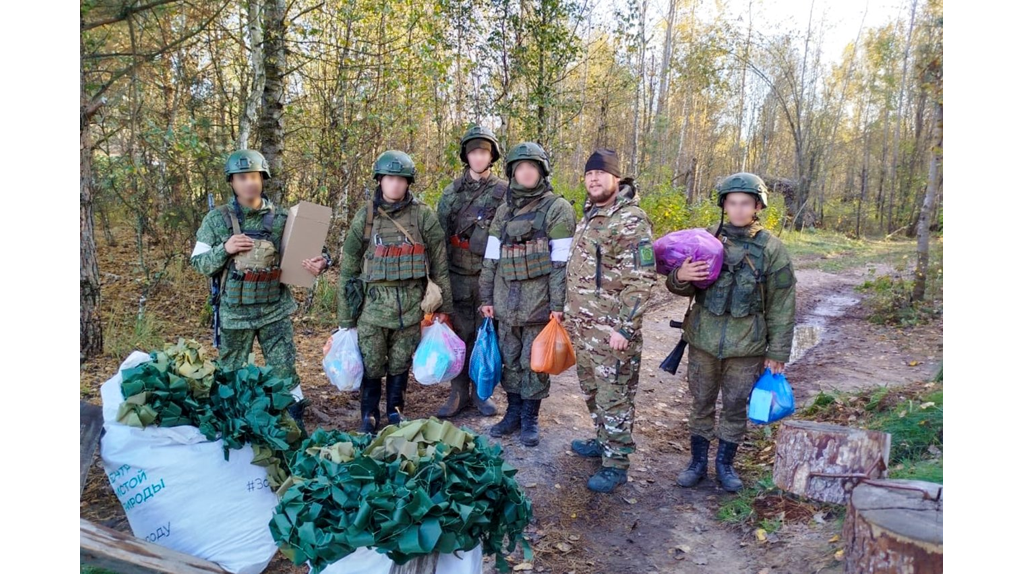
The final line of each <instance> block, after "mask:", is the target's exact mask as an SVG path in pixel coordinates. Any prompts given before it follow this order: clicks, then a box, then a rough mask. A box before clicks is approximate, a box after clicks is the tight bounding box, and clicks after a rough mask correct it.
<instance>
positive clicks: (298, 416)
mask: <svg viewBox="0 0 1024 574" xmlns="http://www.w3.org/2000/svg"><path fill="white" fill-rule="evenodd" d="M307 404H309V401H308V400H307V399H302V400H300V401H299V402H297V403H295V404H294V405H292V406H290V407H288V414H290V415H291V416H292V418H293V419H295V424H297V425H299V430H300V431H302V436H308V435H307V433H306V424H305V423H304V422H303V420H302V416H303V415H305V414H306V405H307Z"/></svg>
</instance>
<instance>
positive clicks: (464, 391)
mask: <svg viewBox="0 0 1024 574" xmlns="http://www.w3.org/2000/svg"><path fill="white" fill-rule="evenodd" d="M500 157H501V147H500V146H499V145H498V139H497V138H496V137H495V136H494V132H492V131H491V130H489V129H487V128H485V127H482V126H473V127H472V128H470V129H469V131H467V132H466V135H464V136H463V137H462V142H461V143H460V146H459V158H460V159H462V163H463V164H464V165H465V166H466V169H465V171H464V172H463V174H462V177H460V178H459V179H456V180H455V181H453V182H452V183H451V184H449V185H448V187H446V188H444V192H442V194H441V201H440V203H438V205H437V218H438V219H439V220H440V221H441V225H442V226H444V229H445V236H446V237H448V271H449V274H450V278H451V282H452V298H453V300H454V303H455V314H454V315H453V316H452V319H453V324H454V327H455V332H456V333H458V335H459V338H461V339H462V340H463V341H465V342H466V357H469V356H471V355H472V354H473V341H474V340H475V339H476V331H477V329H479V328H480V324H481V323H482V322H483V317H482V316H481V315H480V290H479V283H480V270H481V268H482V267H483V261H484V252H485V251H486V249H487V237H488V231H489V229H490V226H491V220H492V219H493V218H494V213H495V211H497V209H498V206H499V205H501V203H502V201H503V200H504V199H505V195H506V193H508V185H507V184H506V183H505V182H504V181H502V180H501V179H499V178H497V177H495V176H494V175H493V174H491V166H492V165H493V164H494V162H496V161H498V159H499V158H500ZM470 401H472V402H473V405H474V406H476V408H477V410H478V411H480V414H482V415H484V416H493V415H494V414H495V413H496V412H497V409H495V406H494V402H493V401H491V400H490V399H488V400H486V401H483V400H480V397H478V396H477V394H476V392H474V390H473V387H472V384H471V381H470V379H469V361H468V360H467V361H466V364H465V366H464V367H463V368H462V372H461V373H459V376H457V377H455V379H454V380H452V391H451V395H450V396H449V397H448V402H447V403H445V405H444V406H443V407H441V410H440V411H438V413H437V416H439V417H441V418H446V417H453V416H455V415H456V414H458V413H459V412H460V411H461V410H462V409H464V408H466V407H467V406H468V405H469V403H470Z"/></svg>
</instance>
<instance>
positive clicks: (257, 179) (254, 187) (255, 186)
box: [231, 171, 263, 206]
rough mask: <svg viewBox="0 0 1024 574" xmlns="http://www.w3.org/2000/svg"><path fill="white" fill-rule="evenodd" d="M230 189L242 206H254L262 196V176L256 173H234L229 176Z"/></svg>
mask: <svg viewBox="0 0 1024 574" xmlns="http://www.w3.org/2000/svg"><path fill="white" fill-rule="evenodd" d="M231 189H232V190H234V192H235V195H236V196H237V197H238V202H239V203H241V204H242V205H248V206H255V205H257V204H258V203H259V201H260V196H261V195H262V194H263V174H261V173H260V172H258V171H251V172H249V173H236V174H233V175H232V176H231Z"/></svg>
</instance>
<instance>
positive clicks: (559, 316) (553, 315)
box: [551, 311, 565, 325]
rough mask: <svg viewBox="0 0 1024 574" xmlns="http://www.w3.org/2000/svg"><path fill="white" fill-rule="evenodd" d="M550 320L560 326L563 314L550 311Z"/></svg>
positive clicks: (563, 317)
mask: <svg viewBox="0 0 1024 574" xmlns="http://www.w3.org/2000/svg"><path fill="white" fill-rule="evenodd" d="M551 318H552V319H554V320H555V321H558V324H559V325H561V324H562V320H563V319H565V314H564V313H562V312H561V311H552V312H551Z"/></svg>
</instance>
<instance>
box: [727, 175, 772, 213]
mask: <svg viewBox="0 0 1024 574" xmlns="http://www.w3.org/2000/svg"><path fill="white" fill-rule="evenodd" d="M730 193H746V194H749V195H753V196H754V197H756V198H757V199H758V200H759V201H760V202H761V205H764V206H767V205H768V186H767V185H765V184H764V180H762V179H761V178H760V177H757V176H756V175H754V174H752V173H746V172H742V171H741V172H739V173H734V174H732V175H730V176H729V177H727V178H725V179H723V180H722V181H721V183H719V184H718V207H723V206H724V205H725V196H726V195H729V194H730Z"/></svg>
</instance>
